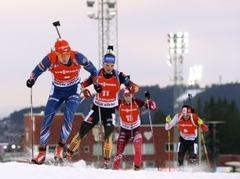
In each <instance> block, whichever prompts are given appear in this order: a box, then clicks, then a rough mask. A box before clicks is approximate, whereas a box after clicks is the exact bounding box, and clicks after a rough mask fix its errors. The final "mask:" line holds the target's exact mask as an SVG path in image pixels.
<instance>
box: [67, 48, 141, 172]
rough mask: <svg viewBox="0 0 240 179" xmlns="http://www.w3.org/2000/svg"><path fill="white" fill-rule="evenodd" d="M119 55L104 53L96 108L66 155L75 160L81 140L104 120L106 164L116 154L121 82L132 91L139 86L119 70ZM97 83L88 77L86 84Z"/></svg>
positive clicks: (83, 124) (135, 90)
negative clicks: (114, 144)
mask: <svg viewBox="0 0 240 179" xmlns="http://www.w3.org/2000/svg"><path fill="white" fill-rule="evenodd" d="M115 61H116V59H115V56H114V55H113V54H112V53H111V51H110V50H109V52H108V53H107V54H105V55H104V57H103V67H102V68H101V69H100V70H99V72H98V77H97V78H96V79H94V82H95V84H94V89H95V90H96V92H97V93H96V95H95V96H94V99H93V106H92V109H91V110H90V111H89V113H88V115H87V116H86V118H85V119H84V121H83V123H82V124H81V127H80V130H79V132H78V133H77V134H76V135H75V137H74V138H73V139H72V141H71V143H70V145H69V147H68V149H67V152H66V155H65V157H66V158H67V159H68V160H71V157H72V155H73V153H74V152H75V151H76V150H77V149H78V147H79V145H80V143H81V140H82V139H83V138H84V137H85V136H86V135H87V133H88V132H89V131H90V130H91V129H92V128H93V127H94V126H95V125H96V124H97V123H98V122H99V121H100V123H101V124H103V127H104V144H103V159H104V161H103V168H105V169H107V168H109V162H110V158H111V155H112V135H113V131H114V126H115V108H116V106H117V105H118V93H119V90H120V86H121V84H124V85H125V86H126V87H128V89H129V90H130V92H131V93H136V92H138V90H139V86H138V85H136V84H135V83H134V82H132V81H131V80H130V78H129V76H127V75H125V74H124V73H123V72H119V71H116V70H115V69H114V66H115ZM92 83H93V81H92V79H91V78H90V79H87V80H86V81H84V82H83V83H82V84H83V86H84V87H87V86H89V85H91V84H92Z"/></svg>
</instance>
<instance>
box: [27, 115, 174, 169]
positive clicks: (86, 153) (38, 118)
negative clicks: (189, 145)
mask: <svg viewBox="0 0 240 179" xmlns="http://www.w3.org/2000/svg"><path fill="white" fill-rule="evenodd" d="M83 119H84V116H83V115H82V114H81V113H77V114H76V115H75V117H74V120H73V128H72V132H71V134H70V136H69V139H68V141H67V144H69V143H70V142H71V140H72V138H73V137H74V135H75V134H76V133H77V132H78V131H79V129H80V125H81V123H82V121H83ZM42 120H43V114H41V113H38V114H33V120H32V119H31V115H30V114H26V115H25V116H24V126H25V131H24V145H25V147H26V149H28V150H29V151H32V150H31V149H32V148H33V149H34V151H35V153H36V152H37V148H38V145H39V139H40V136H39V134H40V129H41V124H42ZM62 124H63V114H62V113H57V114H56V115H55V118H54V121H53V124H52V126H51V129H50V132H51V134H50V138H49V143H48V147H47V158H53V153H54V149H55V146H56V144H57V143H58V141H59V136H60V131H61V126H62ZM99 129H100V128H99V125H98V126H96V127H94V128H93V130H92V131H90V132H89V134H88V135H87V136H86V138H84V139H83V141H82V142H81V145H80V147H79V149H78V151H77V152H75V154H74V157H73V160H75V161H76V160H80V159H83V160H84V161H86V163H87V164H95V163H96V162H98V161H99V160H101V156H102V142H101V141H102V140H101V137H100V135H99V134H101V131H100V130H99ZM141 131H142V136H143V147H142V154H143V155H142V159H143V160H142V165H143V167H159V168H162V167H168V161H169V160H170V161H172V160H173V153H172V152H170V153H169V152H168V150H167V149H168V148H167V147H168V142H167V140H168V136H167V134H168V133H167V131H165V129H164V125H153V126H152V130H151V127H150V126H149V125H142V127H141ZM118 135H119V126H116V127H115V133H114V145H113V155H114V154H115V151H116V140H117V138H118ZM32 136H33V137H32ZM171 136H173V130H171ZM170 148H171V149H173V148H172V144H171V147H170ZM133 154H134V149H133V145H132V142H131V141H129V143H128V145H127V146H126V149H125V152H124V156H123V158H122V167H123V168H129V167H132V166H133ZM168 154H170V155H168ZM35 155H36V154H35ZM168 157H170V158H168Z"/></svg>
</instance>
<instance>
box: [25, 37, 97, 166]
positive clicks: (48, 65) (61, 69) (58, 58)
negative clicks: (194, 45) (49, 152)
mask: <svg viewBox="0 0 240 179" xmlns="http://www.w3.org/2000/svg"><path fill="white" fill-rule="evenodd" d="M81 67H83V68H84V69H85V70H86V71H88V72H89V73H90V74H91V78H94V77H96V76H97V69H96V68H95V66H94V65H93V64H92V62H91V61H89V60H88V59H87V58H86V57H85V56H84V55H83V54H82V53H79V52H77V51H73V50H71V48H70V46H69V43H68V42H67V41H66V40H63V39H58V40H57V41H56V42H55V50H54V51H52V52H50V53H49V54H47V55H46V56H45V57H44V58H43V59H42V61H41V62H40V63H39V64H38V65H37V66H36V67H35V68H34V69H33V71H32V73H31V76H30V78H29V79H28V80H27V82H26V85H27V87H29V88H32V86H33V85H34V84H35V82H36V80H37V78H38V77H39V76H40V75H41V74H42V73H43V72H45V71H46V70H47V69H48V70H49V71H50V72H51V73H52V75H53V81H52V87H51V91H50V95H49V98H48V101H47V104H46V108H45V112H44V114H45V115H44V119H43V123H42V127H41V132H40V145H39V153H38V155H37V156H36V157H35V158H33V159H32V163H34V164H42V163H44V161H45V157H46V147H47V144H48V140H49V136H50V127H51V124H52V122H53V118H54V115H55V113H56V112H57V109H58V108H59V106H60V105H61V104H62V103H63V102H65V105H66V108H65V111H64V124H63V126H62V129H61V135H60V139H59V142H58V145H57V146H56V149H55V154H54V155H55V156H54V159H55V162H57V163H58V162H61V161H62V159H63V156H62V153H63V147H64V145H65V143H66V141H67V139H68V136H69V134H70V132H71V129H72V122H73V117H74V114H75V112H76V111H77V109H78V106H79V102H80V92H81V91H82V92H83V94H84V97H89V96H90V95H91V94H90V91H89V90H87V89H84V88H81V85H80V77H79V73H80V69H81Z"/></svg>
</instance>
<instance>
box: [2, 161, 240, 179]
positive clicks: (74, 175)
mask: <svg viewBox="0 0 240 179" xmlns="http://www.w3.org/2000/svg"><path fill="white" fill-rule="evenodd" d="M0 176H1V178H2V179H8V178H9V179H14V178H17V179H19V178H34V179H43V178H46V179H47V178H56V179H57V178H63V179H64V178H69V179H81V178H85V179H107V178H111V179H123V178H124V179H128V178H129V179H133V178H136V179H146V178H150V179H155V178H158V179H159V178H161V179H165V178H167V179H193V178H194V179H203V178H204V179H215V178H217V179H231V178H240V173H224V172H177V171H170V172H169V171H168V170H167V171H158V170H157V169H144V170H140V171H134V170H118V171H117V170H111V169H108V170H105V169H96V168H94V167H93V166H88V165H86V164H85V162H84V161H79V162H76V163H74V164H71V165H69V166H54V165H34V164H28V163H20V162H5V163H0Z"/></svg>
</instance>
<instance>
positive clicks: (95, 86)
mask: <svg viewBox="0 0 240 179" xmlns="http://www.w3.org/2000/svg"><path fill="white" fill-rule="evenodd" d="M93 87H94V89H95V91H96V92H97V93H101V92H102V86H101V85H100V84H94V85H93Z"/></svg>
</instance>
